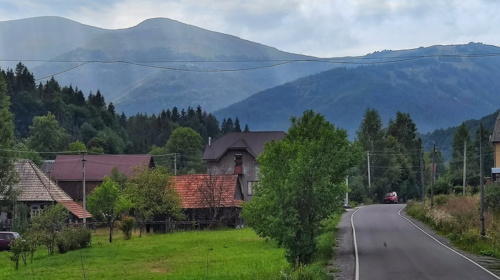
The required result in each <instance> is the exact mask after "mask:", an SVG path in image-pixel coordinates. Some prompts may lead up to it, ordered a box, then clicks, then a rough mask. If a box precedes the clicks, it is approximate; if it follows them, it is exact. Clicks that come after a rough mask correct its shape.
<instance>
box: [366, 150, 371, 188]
mask: <svg viewBox="0 0 500 280" xmlns="http://www.w3.org/2000/svg"><path fill="white" fill-rule="evenodd" d="M367 155H368V190H371V189H372V181H371V176H370V151H368V152H367Z"/></svg>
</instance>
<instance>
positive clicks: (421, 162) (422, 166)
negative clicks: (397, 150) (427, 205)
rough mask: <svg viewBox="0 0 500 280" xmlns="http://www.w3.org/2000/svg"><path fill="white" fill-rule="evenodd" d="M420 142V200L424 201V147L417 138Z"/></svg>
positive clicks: (420, 139)
mask: <svg viewBox="0 0 500 280" xmlns="http://www.w3.org/2000/svg"><path fill="white" fill-rule="evenodd" d="M418 141H419V143H420V148H419V158H420V184H421V185H422V201H425V184H424V149H423V148H422V138H419V139H418Z"/></svg>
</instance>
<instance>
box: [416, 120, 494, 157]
mask: <svg viewBox="0 0 500 280" xmlns="http://www.w3.org/2000/svg"><path fill="white" fill-rule="evenodd" d="M498 114H500V110H497V111H496V112H495V113H493V114H489V115H487V116H484V117H482V118H479V119H470V120H466V121H464V123H465V126H466V127H467V129H468V131H469V135H470V136H471V139H473V140H475V139H476V133H477V130H478V129H479V123H480V122H481V123H482V124H483V128H484V129H485V130H488V131H490V132H493V128H494V127H495V121H496V119H497V117H498ZM461 124H462V122H460V123H457V124H456V125H455V126H452V127H448V128H446V129H443V128H441V129H437V130H435V131H432V132H428V133H425V134H423V135H420V137H421V138H422V143H423V146H424V147H425V149H427V150H430V149H431V148H432V146H433V142H434V143H436V147H437V148H438V149H440V150H441V152H442V153H443V156H444V158H445V161H449V160H451V152H452V145H453V136H454V135H455V133H456V132H457V129H458V127H459V126H460V125H461Z"/></svg>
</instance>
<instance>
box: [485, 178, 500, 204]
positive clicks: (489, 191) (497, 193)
mask: <svg viewBox="0 0 500 280" xmlns="http://www.w3.org/2000/svg"><path fill="white" fill-rule="evenodd" d="M484 203H485V205H486V207H487V208H488V210H491V211H499V210H500V184H494V185H490V186H486V187H485V188H484Z"/></svg>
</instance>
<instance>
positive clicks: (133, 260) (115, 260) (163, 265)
mask: <svg viewBox="0 0 500 280" xmlns="http://www.w3.org/2000/svg"><path fill="white" fill-rule="evenodd" d="M10 255H11V254H10V253H9V252H0V279H10V280H15V279H22V280H28V279H51V280H56V279H61V280H62V279H65V280H66V279H90V280H95V279H172V280H175V279H186V280H187V279H190V280H191V279H217V280H223V279H266V280H267V279H273V278H274V279H275V278H277V277H278V275H279V274H280V271H282V270H286V269H287V268H289V265H288V264H287V262H286V260H285V258H284V250H283V249H281V248H278V247H277V246H276V244H275V243H274V242H272V241H269V242H266V240H264V239H262V238H259V237H258V236H256V235H255V233H254V232H253V231H252V230H251V229H248V228H247V229H242V230H233V229H227V230H218V231H191V232H178V233H170V234H157V235H147V236H144V237H142V238H139V237H137V236H133V237H132V239H130V240H127V241H125V240H123V239H122V238H121V235H119V234H117V236H116V237H115V239H114V241H113V243H111V244H110V243H109V242H108V241H107V236H106V234H105V232H99V233H98V234H95V235H93V237H92V246H91V248H87V249H83V250H79V251H72V252H68V253H66V254H55V255H54V256H47V253H46V249H45V248H44V247H40V249H39V250H38V251H37V252H36V254H35V260H34V262H33V264H30V263H29V262H28V264H27V265H24V264H22V263H20V265H19V270H17V271H16V270H15V269H14V263H13V262H12V261H11V260H10ZM82 263H83V268H82Z"/></svg>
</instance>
